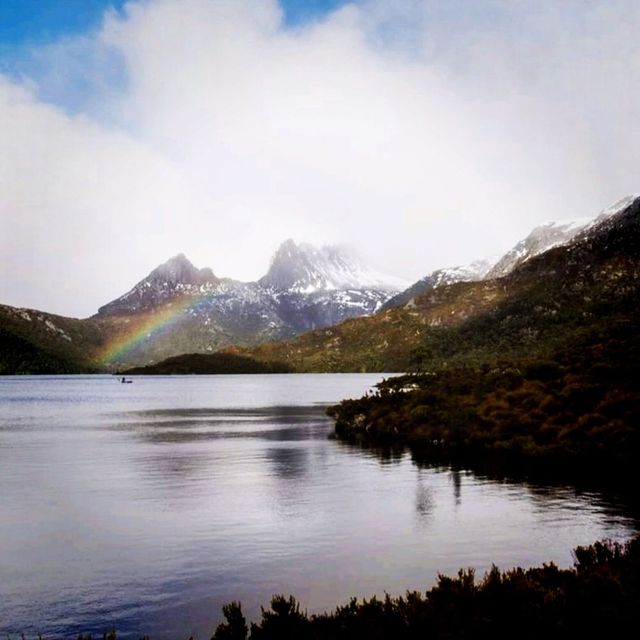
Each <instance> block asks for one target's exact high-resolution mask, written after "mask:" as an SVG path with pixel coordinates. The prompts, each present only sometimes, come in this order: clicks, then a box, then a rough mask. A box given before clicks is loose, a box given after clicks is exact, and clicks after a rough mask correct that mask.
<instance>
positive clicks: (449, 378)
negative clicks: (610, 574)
mask: <svg viewBox="0 0 640 640" xmlns="http://www.w3.org/2000/svg"><path fill="white" fill-rule="evenodd" d="M637 326H638V325H637V323H635V322H633V323H621V324H619V325H617V326H615V327H611V328H608V329H607V330H604V331H594V332H592V333H591V334H590V335H589V336H586V337H583V338H582V339H581V340H580V341H574V342H572V344H571V345H570V346H569V347H566V348H564V349H562V350H559V351H557V352H555V353H553V354H552V355H551V356H550V357H545V358H540V357H538V356H537V354H535V353H533V354H530V355H529V356H528V357H522V358H520V359H517V360H512V361H503V362H501V363H498V364H492V365H484V366H480V367H473V366H459V367H454V368H443V369H440V370H438V371H435V372H431V373H429V374H414V375H408V376H401V377H397V378H391V379H389V380H387V381H385V382H384V383H382V384H381V385H379V389H378V392H377V393H375V394H372V395H367V396H365V397H363V398H360V399H357V400H344V401H343V402H341V403H340V404H339V405H337V406H334V407H331V408H330V409H329V413H330V415H332V417H334V418H335V420H336V433H337V434H338V435H340V436H342V437H344V438H347V439H361V440H362V439H364V440H370V441H398V442H408V443H411V444H413V445H421V446H423V447H429V448H431V449H432V450H433V451H432V452H433V453H434V454H443V453H445V454H449V455H453V454H466V455H469V454H471V455H472V456H478V455H484V456H486V455H487V454H488V453H492V454H495V453H498V454H501V455H507V456H509V457H514V456H516V457H521V458H526V459H528V461H530V462H540V463H543V464H544V465H545V466H546V467H547V468H548V467H550V466H552V465H553V464H557V465H558V466H566V465H571V466H575V465H579V466H582V467H591V468H592V469H598V470H599V471H602V469H603V467H607V468H608V469H612V470H618V471H623V470H626V471H629V470H631V469H632V468H633V467H634V465H635V464H636V462H637V460H638V457H639V456H640V424H639V423H638V420H637V417H638V415H640V365H639V363H640V336H639V335H638V333H637Z"/></svg>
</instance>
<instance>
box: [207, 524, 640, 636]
mask: <svg viewBox="0 0 640 640" xmlns="http://www.w3.org/2000/svg"><path fill="white" fill-rule="evenodd" d="M574 558H575V564H574V567H573V568H572V569H559V568H558V567H557V566H556V565H554V564H553V563H551V564H545V565H543V566H542V567H537V568H533V569H527V570H524V569H512V570H510V571H505V572H501V571H500V570H499V569H498V568H496V567H495V566H494V567H493V568H492V569H491V571H489V572H488V573H487V574H486V575H485V576H484V577H483V579H482V580H480V581H476V577H475V575H474V572H473V570H470V569H469V570H460V572H459V573H458V575H457V576H456V577H455V578H450V577H446V576H439V577H438V581H437V583H436V585H435V586H434V587H433V588H432V589H431V590H429V591H428V592H427V593H425V594H424V595H422V594H421V593H419V592H407V593H406V594H405V595H404V596H399V597H395V598H394V597H391V596H389V595H386V596H385V597H384V598H382V599H380V598H376V597H373V598H371V599H369V600H366V599H365V600H356V599H355V598H354V599H352V600H351V601H350V602H349V603H348V604H347V605H344V606H340V607H337V608H336V609H335V611H333V612H331V613H324V614H320V615H308V614H307V613H306V612H304V611H301V609H300V605H299V603H298V602H297V601H296V600H295V598H294V597H293V596H289V598H285V597H284V596H281V595H278V596H274V598H273V599H272V601H271V606H270V608H268V609H264V608H263V609H262V618H261V620H260V621H259V622H258V623H254V624H252V625H251V629H250V633H249V628H248V626H247V623H246V620H245V618H244V615H243V613H242V609H241V606H240V604H239V603H237V602H233V603H231V604H229V605H226V606H225V607H224V609H223V612H224V615H225V618H226V622H224V623H222V624H221V625H219V626H218V628H217V630H216V632H215V634H214V636H213V638H212V640H246V639H247V638H251V640H276V639H277V640H289V639H290V640H294V639H295V640H342V639H344V640H360V639H362V640H365V639H366V640H382V639H385V640H387V639H389V640H404V639H407V640H409V639H411V640H413V639H417V638H428V639H452V638H505V639H506V638H510V639H512V638H517V639H521V638H544V639H545V640H548V639H549V638H615V637H631V636H632V635H633V636H635V635H636V634H637V633H638V631H637V630H638V628H639V623H640V536H638V537H636V538H635V539H633V540H631V541H630V542H628V543H626V544H619V543H614V542H609V541H604V542H596V543H595V544H593V545H591V546H589V547H578V548H577V549H576V550H575V552H574Z"/></svg>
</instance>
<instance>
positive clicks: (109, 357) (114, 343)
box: [98, 294, 207, 366]
mask: <svg viewBox="0 0 640 640" xmlns="http://www.w3.org/2000/svg"><path fill="white" fill-rule="evenodd" d="M206 298H207V295H206V294H203V295H199V296H185V297H184V298H183V299H182V300H178V301H174V302H171V303H169V304H167V306H166V307H164V308H163V309H161V310H159V311H156V312H155V313H153V315H152V316H146V317H144V318H142V319H133V318H131V319H130V320H129V322H127V323H126V324H124V323H123V324H122V325H121V327H123V328H124V330H121V331H119V333H118V335H117V336H116V337H114V338H113V339H112V340H110V341H109V342H108V343H107V345H106V346H105V347H103V348H102V349H101V350H100V351H99V353H98V360H99V362H100V363H101V364H102V365H104V366H106V365H110V364H116V363H117V362H118V361H119V360H121V359H122V358H123V357H124V356H126V355H127V354H128V353H129V352H130V351H132V350H134V349H136V348H137V347H138V346H140V345H141V344H142V343H144V342H145V341H147V340H152V339H154V338H157V337H158V336H160V335H162V334H163V333H165V332H167V331H168V330H169V329H171V327H173V326H174V325H176V324H177V323H178V322H179V321H180V320H181V318H182V317H183V316H184V314H185V313H188V312H189V311H190V310H192V309H196V308H197V307H198V306H199V305H200V304H202V302H203V301H204V300H205V299H206Z"/></svg>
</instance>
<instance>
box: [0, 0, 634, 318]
mask: <svg viewBox="0 0 640 640" xmlns="http://www.w3.org/2000/svg"><path fill="white" fill-rule="evenodd" d="M638 26H640V16H639V12H638V9H637V8H636V7H635V6H634V4H632V3H629V4H627V3H624V2H619V3H613V4H612V5H606V6H605V5H602V4H601V3H597V4H587V3H583V2H576V3H574V2H566V3H555V2H554V3H551V2H549V3H535V4H534V3H507V2H504V3H502V2H477V3H470V2H465V3H444V2H439V3H433V2H415V1H413V2H411V1H408V2H393V3H392V2H383V1H377V2H363V3H360V4H358V5H350V6H346V7H343V8H342V9H340V10H338V11H336V12H334V13H332V14H330V15H328V16H327V17H326V18H325V19H323V20H322V21H319V22H315V23H313V24H309V25H307V26H306V27H303V28H298V29H295V30H292V29H288V28H285V27H284V26H283V23H282V12H281V10H280V7H279V6H278V5H277V3H275V2H260V1H259V0H183V1H181V2H176V1H175V0H155V1H153V0H150V1H147V2H141V3H132V4H130V5H129V6H128V7H127V10H126V12H125V15H124V16H123V17H119V16H116V15H108V16H107V17H106V19H105V22H104V25H103V28H102V29H101V31H100V32H99V33H96V34H93V35H85V36H83V37H81V38H76V39H73V40H68V41H65V42H61V43H58V44H57V45H56V46H55V47H53V48H49V50H48V51H47V53H45V54H43V52H38V54H39V59H40V60H41V61H42V60H43V56H44V60H45V61H46V62H45V63H42V62H41V64H40V65H39V66H38V69H37V71H34V72H33V73H34V75H33V77H28V78H25V79H24V81H23V82H22V83H20V84H17V83H16V82H15V81H9V80H8V79H5V80H0V140H2V141H3V145H2V159H1V160H0V193H2V198H1V199H0V220H1V225H2V228H1V236H0V249H1V250H2V256H3V257H2V272H3V273H2V285H1V286H0V300H2V302H6V303H8V304H16V305H25V306H35V307H39V308H44V309H47V310H55V311H58V312H61V313H65V314H78V315H88V314H90V313H92V312H94V311H95V309H96V308H97V306H99V305H100V304H102V303H104V302H106V301H108V300H109V299H111V298H113V297H115V296H117V295H119V294H121V293H123V292H124V291H125V290H126V289H127V288H129V286H131V285H132V284H133V283H134V281H136V280H137V279H139V278H141V277H143V276H144V275H145V274H146V272H148V271H149V270H150V269H151V268H153V267H154V266H155V265H156V264H157V263H159V262H160V261H163V260H164V259H166V258H167V257H169V256H171V255H173V254H175V253H177V252H179V251H184V252H185V253H186V254H187V255H188V256H189V257H191V259H192V260H193V261H194V262H195V263H196V264H197V265H198V266H204V265H208V266H211V267H212V268H213V269H214V271H215V272H216V273H217V274H219V275H225V276H232V277H238V278H241V279H252V278H257V277H259V276H260V275H262V273H263V272H264V270H266V267H267V264H268V259H269V256H270V255H271V253H272V252H273V250H274V249H275V247H276V246H277V244H279V242H280V241H282V240H284V239H285V238H286V237H289V236H293V237H295V238H297V239H300V240H307V241H311V242H316V243H318V242H329V241H340V242H350V243H351V244H353V245H355V246H356V247H357V248H358V249H359V250H360V251H361V252H362V253H364V254H365V255H367V256H368V257H369V258H372V259H374V260H375V261H376V262H377V265H378V266H380V267H383V268H386V269H387V270H390V271H392V272H395V273H396V274H398V275H401V276H405V277H407V278H409V279H411V278H416V277H419V276H421V275H424V274H425V273H426V272H428V271H429V270H431V269H433V268H436V267H439V266H445V265H449V264H452V263H458V262H462V261H467V260H471V259H474V258H477V257H481V256H482V255H483V254H486V253H494V252H497V251H500V250H503V249H505V248H507V246H508V245H509V244H510V243H512V242H514V241H515V240H517V239H518V237H519V236H520V235H523V234H524V233H526V232H527V231H528V229H529V227H531V226H533V225H534V224H536V223H537V222H539V221H541V220H544V219H548V218H561V217H571V216H577V215H585V214H589V213H596V212H597V209H598V208H599V207H601V206H604V205H605V204H607V203H608V201H610V200H615V199H616V198H617V197H619V196H621V195H623V194H624V193H626V192H629V191H638V187H637V178H636V175H635V170H636V167H637V166H638V160H640V157H639V156H640V144H639V143H640V140H639V139H638V138H639V137H640V133H639V132H638V131H637V128H636V127H635V114H637V112H638V107H640V104H639V102H640V100H639V97H640V93H639V91H638V79H639V78H640V69H639V67H638V65H639V63H638V60H640V57H639V56H638V53H640V51H639V49H640V45H639V44H637V42H636V40H637V39H636V38H635V36H634V33H635V32H636V31H637V27H638ZM87 52H89V53H90V55H84V53H87ZM70 60H73V63H70V62H69V61H70ZM116 60H117V64H118V65H122V68H123V69H124V70H126V77H121V74H120V73H118V74H115V75H116V77H115V79H111V80H113V81H110V78H111V76H110V75H109V74H110V73H111V71H110V68H111V67H110V65H111V64H113V61H116ZM79 77H80V78H81V79H83V82H80V83H79V81H78V79H79ZM125 80H126V81H125ZM79 84H80V85H81V87H82V91H81V93H82V92H84V93H82V95H80V96H79V97H78V95H77V92H78V85H79ZM65 86H67V87H69V91H71V90H72V89H73V92H74V106H75V107H76V109H77V110H79V112H80V114H79V115H74V116H69V115H65V113H64V105H63V106H56V105H55V104H52V103H50V102H45V100H46V99H47V97H48V96H49V100H51V99H52V98H51V96H57V97H58V99H59V98H60V96H64V95H65Z"/></svg>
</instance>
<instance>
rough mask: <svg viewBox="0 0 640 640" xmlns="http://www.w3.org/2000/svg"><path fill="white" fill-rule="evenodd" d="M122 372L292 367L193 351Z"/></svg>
mask: <svg viewBox="0 0 640 640" xmlns="http://www.w3.org/2000/svg"><path fill="white" fill-rule="evenodd" d="M121 373H124V374H125V375H176V374H232V373H291V368H290V367H288V366H287V365H284V364H279V363H277V362H274V363H265V362H259V361H257V360H254V359H253V358H249V357H247V356H240V355H236V354H233V353H212V354H204V353H192V354H186V355H182V356H174V357H173V358H167V359H166V360H163V361H162V362H158V364H154V365H149V366H146V367H133V368H131V369H127V370H125V371H123V372H121Z"/></svg>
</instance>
